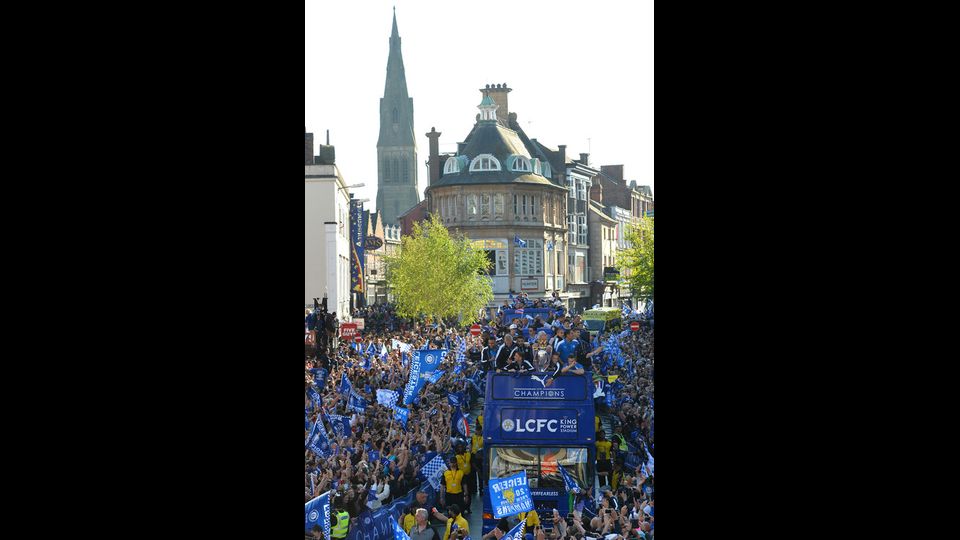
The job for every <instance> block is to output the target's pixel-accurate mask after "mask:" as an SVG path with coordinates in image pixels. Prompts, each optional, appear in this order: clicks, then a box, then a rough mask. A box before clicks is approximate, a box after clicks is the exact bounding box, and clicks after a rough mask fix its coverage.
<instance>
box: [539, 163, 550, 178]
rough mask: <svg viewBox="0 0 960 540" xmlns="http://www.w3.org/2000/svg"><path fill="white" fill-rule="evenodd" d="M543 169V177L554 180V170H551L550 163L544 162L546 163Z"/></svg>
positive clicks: (542, 166) (543, 164) (542, 165)
mask: <svg viewBox="0 0 960 540" xmlns="http://www.w3.org/2000/svg"><path fill="white" fill-rule="evenodd" d="M541 168H542V169H543V173H542V174H543V176H545V177H547V178H552V177H553V169H551V168H550V162H548V161H544V162H543V163H542V164H541Z"/></svg>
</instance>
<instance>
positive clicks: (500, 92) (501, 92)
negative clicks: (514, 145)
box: [480, 83, 513, 126]
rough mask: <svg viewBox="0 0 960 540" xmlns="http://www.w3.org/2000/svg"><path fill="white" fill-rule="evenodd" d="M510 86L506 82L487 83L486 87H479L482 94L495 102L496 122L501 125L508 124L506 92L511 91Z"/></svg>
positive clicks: (508, 113) (508, 108)
mask: <svg viewBox="0 0 960 540" xmlns="http://www.w3.org/2000/svg"><path fill="white" fill-rule="evenodd" d="M512 91H513V89H512V88H507V83H503V84H488V85H487V87H486V88H481V89H480V92H482V93H483V95H484V96H490V99H492V100H493V102H494V103H496V104H497V106H498V107H497V122H499V123H500V124H501V125H503V126H508V125H509V124H508V120H509V118H510V107H508V106H507V102H508V101H509V100H508V99H507V94H509V93H510V92H512Z"/></svg>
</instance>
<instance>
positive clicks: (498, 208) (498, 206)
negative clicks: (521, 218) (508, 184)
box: [493, 193, 503, 216]
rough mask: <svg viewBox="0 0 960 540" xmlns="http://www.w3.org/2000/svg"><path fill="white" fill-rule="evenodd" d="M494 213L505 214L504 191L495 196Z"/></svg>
mask: <svg viewBox="0 0 960 540" xmlns="http://www.w3.org/2000/svg"><path fill="white" fill-rule="evenodd" d="M493 215H495V216H503V193H497V194H496V195H494V196H493Z"/></svg>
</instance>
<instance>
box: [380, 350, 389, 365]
mask: <svg viewBox="0 0 960 540" xmlns="http://www.w3.org/2000/svg"><path fill="white" fill-rule="evenodd" d="M389 355H390V349H388V348H387V347H384V348H383V351H381V352H380V361H381V362H386V361H387V358H388V357H389Z"/></svg>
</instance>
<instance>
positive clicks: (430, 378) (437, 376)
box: [427, 370, 445, 384]
mask: <svg viewBox="0 0 960 540" xmlns="http://www.w3.org/2000/svg"><path fill="white" fill-rule="evenodd" d="M444 373H445V372H444V371H443V370H440V371H434V372H433V373H430V374H428V375H427V380H428V381H430V383H431V384H436V382H437V381H439V380H440V377H443V374H444Z"/></svg>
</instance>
